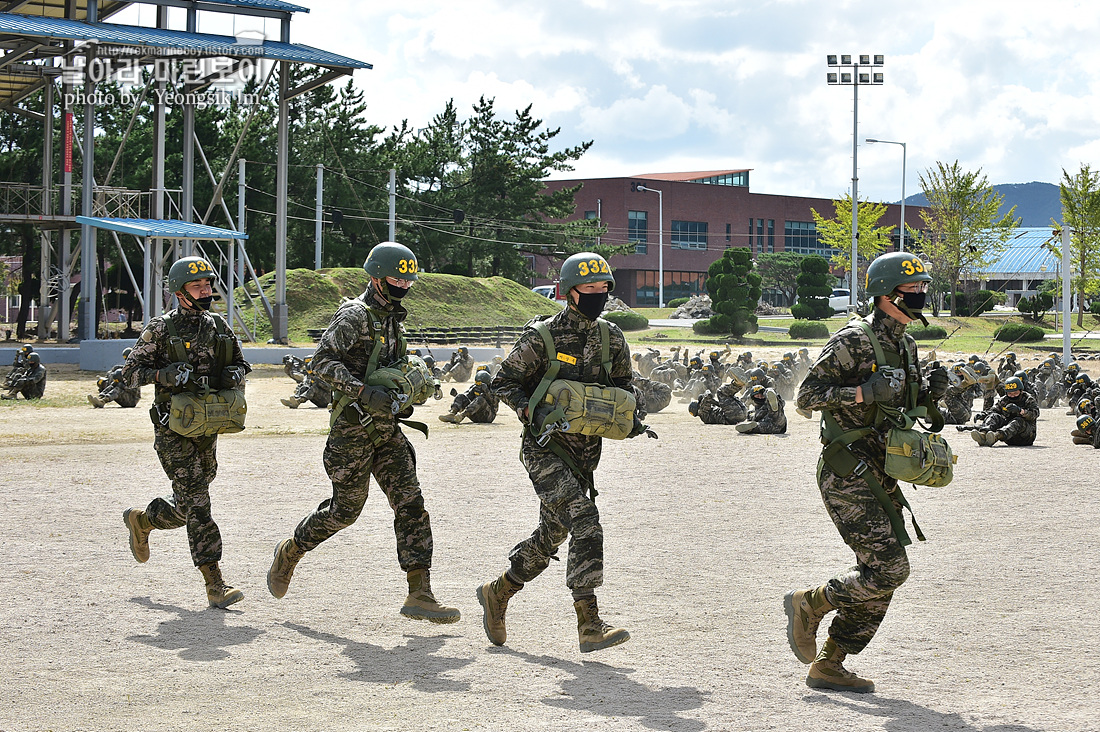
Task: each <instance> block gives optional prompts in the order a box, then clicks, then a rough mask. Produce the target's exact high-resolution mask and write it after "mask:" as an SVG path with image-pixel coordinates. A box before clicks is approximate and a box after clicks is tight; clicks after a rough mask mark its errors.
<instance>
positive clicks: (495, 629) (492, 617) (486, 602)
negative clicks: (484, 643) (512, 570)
mask: <svg viewBox="0 0 1100 732" xmlns="http://www.w3.org/2000/svg"><path fill="white" fill-rule="evenodd" d="M522 589H523V585H522V584H517V583H515V582H512V580H510V579H508V573H507V572H505V573H504V574H502V575H500V577H497V578H496V579H495V580H493V581H492V582H486V583H485V584H483V585H482V586H481V587H478V588H477V601H478V602H480V603H481V607H482V608H483V610H484V612H483V613H482V617H481V620H482V625H483V626H485V635H487V636H488V637H489V642H490V643H492V644H493V645H496V646H502V645H504V641H506V640H508V630H507V629H506V628H505V626H504V613H505V611H506V610H507V609H508V601H509V600H511V599H512V596H513V595H515V594H516V593H517V592H519V591H520V590H522Z"/></svg>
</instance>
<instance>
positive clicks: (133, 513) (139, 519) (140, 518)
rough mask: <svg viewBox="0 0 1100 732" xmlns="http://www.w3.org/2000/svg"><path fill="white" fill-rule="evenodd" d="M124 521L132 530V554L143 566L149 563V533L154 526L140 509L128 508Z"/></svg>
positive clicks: (123, 514) (123, 515) (123, 516)
mask: <svg viewBox="0 0 1100 732" xmlns="http://www.w3.org/2000/svg"><path fill="white" fill-rule="evenodd" d="M122 521H123V523H125V524H126V528H127V529H129V530H130V552H131V553H132V554H133V555H134V559H136V560H138V561H139V562H141V563H142V564H145V562H148V561H149V532H151V531H152V530H153V525H152V524H150V523H149V517H148V516H146V515H145V512H144V511H142V510H141V509H140V508H128V509H126V510H125V511H123V512H122Z"/></svg>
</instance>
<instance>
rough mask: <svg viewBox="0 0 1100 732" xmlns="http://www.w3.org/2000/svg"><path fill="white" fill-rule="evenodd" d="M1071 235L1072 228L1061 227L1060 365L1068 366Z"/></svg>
mask: <svg viewBox="0 0 1100 732" xmlns="http://www.w3.org/2000/svg"><path fill="white" fill-rule="evenodd" d="M1072 237H1073V230H1072V229H1070V227H1068V226H1063V227H1062V365H1063V366H1068V365H1069V362H1070V361H1072V360H1073V354H1072V349H1071V348H1070V341H1069V330H1070V322H1069V303H1070V297H1071V295H1072V293H1071V292H1070V289H1069V281H1070V276H1071V275H1072V274H1073V273H1072V272H1071V271H1070V270H1071V269H1072V265H1071V264H1070V259H1069V249H1070V240H1071V239H1072Z"/></svg>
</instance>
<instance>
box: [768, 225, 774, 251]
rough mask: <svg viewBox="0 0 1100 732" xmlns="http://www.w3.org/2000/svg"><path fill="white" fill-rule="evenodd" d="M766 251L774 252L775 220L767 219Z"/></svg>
mask: <svg viewBox="0 0 1100 732" xmlns="http://www.w3.org/2000/svg"><path fill="white" fill-rule="evenodd" d="M768 251H769V252H774V251H775V219H768Z"/></svg>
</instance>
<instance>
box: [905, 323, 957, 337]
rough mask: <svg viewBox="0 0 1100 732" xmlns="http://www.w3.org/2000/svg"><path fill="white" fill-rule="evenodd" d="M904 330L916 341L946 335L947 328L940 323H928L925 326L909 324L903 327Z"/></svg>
mask: <svg viewBox="0 0 1100 732" xmlns="http://www.w3.org/2000/svg"><path fill="white" fill-rule="evenodd" d="M905 332H906V333H908V334H909V335H911V336H913V338H914V339H916V340H918V341H934V340H937V339H939V338H946V337H947V328H944V327H943V326H942V325H930V326H928V327H927V328H925V327H924V326H923V325H913V324H912V323H910V324H909V327H908V328H906V329H905Z"/></svg>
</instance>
